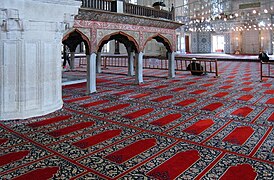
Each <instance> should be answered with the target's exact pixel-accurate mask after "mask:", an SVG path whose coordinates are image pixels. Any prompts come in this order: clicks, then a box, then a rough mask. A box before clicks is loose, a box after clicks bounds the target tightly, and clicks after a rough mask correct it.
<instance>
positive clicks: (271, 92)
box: [264, 90, 274, 94]
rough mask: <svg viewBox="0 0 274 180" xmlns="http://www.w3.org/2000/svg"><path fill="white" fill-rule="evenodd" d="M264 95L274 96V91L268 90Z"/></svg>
mask: <svg viewBox="0 0 274 180" xmlns="http://www.w3.org/2000/svg"><path fill="white" fill-rule="evenodd" d="M264 93H265V94H274V90H266V91H265V92H264Z"/></svg>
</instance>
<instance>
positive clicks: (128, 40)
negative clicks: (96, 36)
mask: <svg viewBox="0 0 274 180" xmlns="http://www.w3.org/2000/svg"><path fill="white" fill-rule="evenodd" d="M100 36H102V35H100ZM113 37H121V38H122V39H121V40H122V41H124V42H122V43H132V45H134V46H135V49H136V51H137V52H140V47H139V43H138V41H136V39H135V38H134V37H132V36H130V35H129V34H127V33H125V32H123V31H116V32H112V33H110V34H107V35H105V36H104V37H102V38H101V39H100V40H98V44H97V47H96V52H98V51H100V50H101V47H102V46H103V45H104V44H105V43H106V42H108V41H109V40H111V39H112V38H113ZM114 39H116V38H114Z"/></svg>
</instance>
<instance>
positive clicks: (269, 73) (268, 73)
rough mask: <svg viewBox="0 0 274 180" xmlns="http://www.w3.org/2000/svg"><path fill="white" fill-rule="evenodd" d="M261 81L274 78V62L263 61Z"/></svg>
mask: <svg viewBox="0 0 274 180" xmlns="http://www.w3.org/2000/svg"><path fill="white" fill-rule="evenodd" d="M260 70H261V81H262V80H263V78H264V77H265V78H274V62H263V61H261V68H260Z"/></svg>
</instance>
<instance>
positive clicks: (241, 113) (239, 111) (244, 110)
mask: <svg viewBox="0 0 274 180" xmlns="http://www.w3.org/2000/svg"><path fill="white" fill-rule="evenodd" d="M252 111H253V109H251V108H250V107H242V108H239V109H237V110H236V111H234V112H233V113H232V115H235V116H241V117H246V116H247V115H248V114H249V113H251V112H252Z"/></svg>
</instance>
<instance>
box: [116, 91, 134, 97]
mask: <svg viewBox="0 0 274 180" xmlns="http://www.w3.org/2000/svg"><path fill="white" fill-rule="evenodd" d="M132 92H134V90H126V91H121V92H118V93H114V94H113V95H116V96H120V95H125V94H129V93H132Z"/></svg>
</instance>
